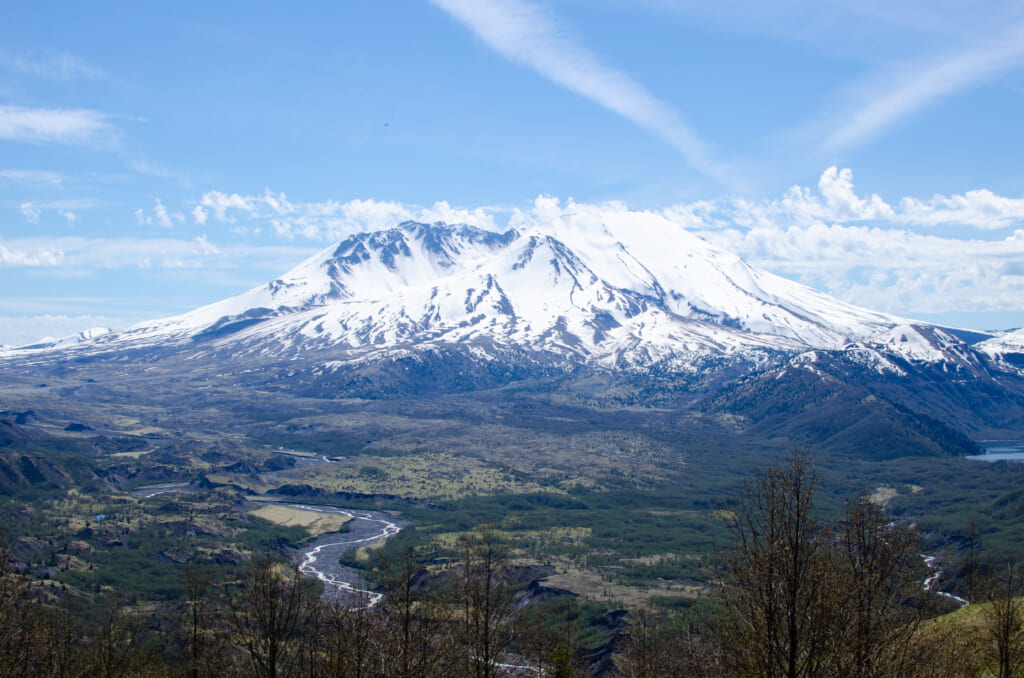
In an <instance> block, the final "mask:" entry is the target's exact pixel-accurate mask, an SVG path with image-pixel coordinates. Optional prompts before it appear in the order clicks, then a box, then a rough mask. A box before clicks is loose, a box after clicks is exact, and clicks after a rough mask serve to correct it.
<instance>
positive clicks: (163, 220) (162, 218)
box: [153, 198, 174, 228]
mask: <svg viewBox="0 0 1024 678" xmlns="http://www.w3.org/2000/svg"><path fill="white" fill-rule="evenodd" d="M153 214H154V217H153V218H154V220H155V221H156V224H157V225H158V226H161V227H163V228H170V227H171V226H173V225H174V224H173V223H172V222H171V217H170V216H169V215H168V214H167V208H166V207H164V204H163V203H162V202H160V198H157V199H156V206H154V207H153Z"/></svg>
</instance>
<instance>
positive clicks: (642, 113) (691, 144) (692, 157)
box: [431, 0, 724, 180]
mask: <svg viewBox="0 0 1024 678" xmlns="http://www.w3.org/2000/svg"><path fill="white" fill-rule="evenodd" d="M431 2H433V4H435V5H437V6H438V7H440V8H441V9H443V10H444V11H445V12H447V13H448V14H450V15H451V16H452V17H454V18H455V19H456V20H458V21H459V22H461V23H462V24H464V25H465V26H466V27H467V28H469V29H470V30H471V31H473V33H474V34H475V35H476V36H477V37H478V38H480V39H481V40H482V41H483V42H484V43H486V44H487V45H488V46H489V47H490V48H491V49H493V50H494V51H496V52H498V53H499V54H501V55H502V56H504V57H505V58H507V59H509V60H511V61H515V62H517V63H520V64H522V65H524V66H527V67H529V68H531V69H533V70H534V71H536V72H537V73H539V74H540V75H541V76H543V77H545V78H547V79H548V80H550V81H552V82H554V83H555V84H557V85H559V86H561V87H564V88H565V89H568V90H570V91H572V92H575V93H576V94H579V95H580V96H582V97H585V98H587V99H590V100H591V101H593V102H595V103H597V104H599V105H601V106H603V107H605V108H607V109H609V110H611V111H613V112H614V113H617V114H618V115H621V116H622V117H624V118H626V119H627V120H630V121H631V122H633V123H635V124H636V125H638V126H640V127H642V128H644V129H646V130H647V131H649V132H651V133H653V134H654V135H656V136H657V137H659V138H660V139H662V140H663V141H665V142H667V143H668V144H669V145H671V146H672V147H673V148H675V149H676V150H678V151H679V152H680V153H682V154H683V156H684V157H685V158H686V159H687V161H689V163H690V164H691V165H692V166H693V167H694V168H695V169H697V170H698V171H700V172H702V173H704V174H706V175H708V176H710V177H712V178H715V179H718V180H723V179H724V169H723V168H722V167H721V166H720V165H718V164H716V163H714V162H713V161H712V160H711V159H710V157H709V152H708V148H707V145H706V144H705V143H704V141H703V140H702V139H700V137H699V136H698V135H697V134H696V133H695V132H694V131H693V129H692V128H691V127H690V125H689V124H688V123H687V122H686V120H684V119H683V116H682V115H681V114H679V113H678V112H677V111H676V110H674V109H673V108H672V107H671V106H669V105H668V104H666V103H665V102H663V101H661V100H660V99H658V98H656V97H655V96H653V95H652V94H651V93H650V92H648V91H647V90H646V89H645V88H644V87H643V86H642V85H640V84H639V83H637V82H635V81H634V80H633V79H631V78H630V77H629V76H627V75H625V74H624V73H621V72H619V71H617V70H615V69H612V68H610V67H608V66H605V65H604V64H603V63H601V60H600V59H599V58H598V57H597V56H596V55H595V54H593V53H592V52H590V51H589V50H587V49H586V48H585V47H583V46H581V45H579V44H577V43H576V42H575V40H574V39H573V38H572V36H571V35H569V32H568V31H567V30H565V28H563V27H562V26H560V25H559V24H558V22H557V21H556V20H555V19H554V18H553V17H552V16H551V14H550V13H548V12H546V11H544V10H543V9H542V8H540V7H538V6H537V5H534V4H532V3H530V2H528V1H527V0H431Z"/></svg>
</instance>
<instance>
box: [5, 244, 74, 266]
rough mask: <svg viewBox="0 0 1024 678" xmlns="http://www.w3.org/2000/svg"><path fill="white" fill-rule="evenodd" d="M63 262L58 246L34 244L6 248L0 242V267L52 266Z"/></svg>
mask: <svg viewBox="0 0 1024 678" xmlns="http://www.w3.org/2000/svg"><path fill="white" fill-rule="evenodd" d="M63 263H64V252H63V251H62V250H61V249H60V248H58V247H44V246H34V247H28V248H22V247H18V246H14V247H12V248H8V247H6V246H4V245H3V244H2V243H0V268H9V267H15V266H17V267H39V266H45V267H53V266H61V265H63Z"/></svg>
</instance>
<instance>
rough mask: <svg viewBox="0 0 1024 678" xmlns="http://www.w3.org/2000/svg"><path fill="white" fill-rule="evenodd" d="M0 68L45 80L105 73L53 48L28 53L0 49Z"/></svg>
mask: <svg viewBox="0 0 1024 678" xmlns="http://www.w3.org/2000/svg"><path fill="white" fill-rule="evenodd" d="M0 68H4V69H6V70H8V71H11V72H14V73H19V74H22V75H30V76H33V77H37V78H45V79H47V80H75V79H78V78H87V79H94V78H104V77H106V73H104V72H103V70H102V69H100V68H97V67H96V66H93V65H91V64H89V63H86V62H85V61H84V60H83V59H82V58H81V57H78V56H75V55H74V54H69V53H68V52H58V51H55V50H45V51H43V52H40V53H34V54H30V55H25V54H13V53H11V52H9V51H6V50H0Z"/></svg>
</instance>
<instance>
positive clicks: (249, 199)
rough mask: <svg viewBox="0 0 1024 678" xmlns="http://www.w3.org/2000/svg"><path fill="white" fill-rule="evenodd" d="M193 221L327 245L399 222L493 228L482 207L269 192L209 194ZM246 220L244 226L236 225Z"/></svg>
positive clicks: (240, 232)
mask: <svg viewBox="0 0 1024 678" xmlns="http://www.w3.org/2000/svg"><path fill="white" fill-rule="evenodd" d="M192 216H193V220H194V221H195V222H196V223H197V224H200V225H202V224H205V223H206V222H207V219H208V218H210V217H212V218H213V219H214V220H215V221H219V222H221V223H227V224H232V225H234V226H233V228H232V229H231V230H232V232H234V233H237V234H240V235H241V234H248V233H258V232H260V231H261V230H262V229H261V228H260V226H259V224H260V223H267V225H268V226H269V227H270V230H271V231H272V232H273V233H275V234H277V235H278V236H280V237H282V238H286V239H288V240H294V239H296V238H303V239H306V240H318V241H332V240H340V239H343V238H346V237H348V236H350V235H352V234H353V233H359V232H362V231H374V230H380V229H385V228H391V227H393V226H395V225H396V224H399V223H401V222H403V221H410V220H412V221H420V222H428V223H431V222H435V221H443V222H446V223H465V224H472V225H474V226H479V227H481V228H489V229H496V228H497V226H496V223H495V220H494V215H493V214H492V213H491V211H490V210H488V209H486V208H482V207H478V208H473V209H466V208H461V207H453V206H452V205H449V204H448V203H447V202H446V201H440V202H437V203H434V204H433V205H431V206H429V207H419V206H411V205H404V204H402V203H398V202H393V201H387V200H372V199H369V200H358V199H357V200H349V201H347V202H339V201H337V200H325V201H322V202H302V201H299V202H292V201H290V200H289V199H288V198H287V196H285V194H284V193H274V192H272V191H270V190H269V189H267V190H265V191H264V192H263V193H262V194H258V195H240V194H238V193H231V194H227V193H222V192H220V191H209V192H207V193H206V194H204V195H203V197H202V198H201V199H200V201H199V203H198V204H196V205H195V207H194V208H193V210H192ZM240 220H241V221H247V222H248V223H247V224H246V225H238V224H239V222H240Z"/></svg>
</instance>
